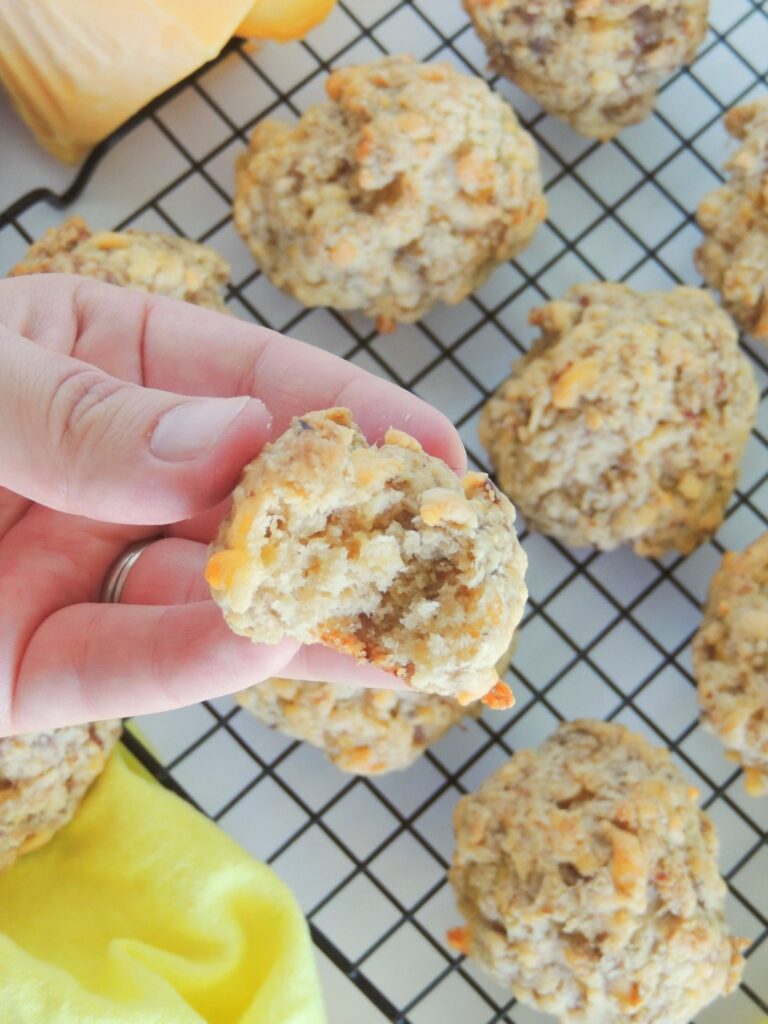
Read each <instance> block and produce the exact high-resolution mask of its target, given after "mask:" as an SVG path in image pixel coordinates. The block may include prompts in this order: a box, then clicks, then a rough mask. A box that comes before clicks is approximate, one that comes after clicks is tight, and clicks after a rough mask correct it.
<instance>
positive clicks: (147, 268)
mask: <svg viewBox="0 0 768 1024" xmlns="http://www.w3.org/2000/svg"><path fill="white" fill-rule="evenodd" d="M52 273H56V274H81V275H83V276H84V277H95V278H98V280H99V281H106V282H107V283H108V284H118V285H121V286H122V287H124V288H133V289H136V290H137V291H140V292H157V293H158V294H160V295H169V296H170V297H171V298H173V299H183V300H184V301H185V302H192V303H194V304H195V305H196V306H207V307H208V308H209V309H215V310H218V311H219V312H222V313H224V312H226V310H227V307H226V306H225V304H224V296H223V289H224V287H225V286H226V284H227V281H228V280H229V265H228V264H227V262H226V261H225V260H224V259H223V258H222V257H221V256H219V254H218V253H217V252H214V250H213V249H211V248H209V247H208V246H207V245H200V244H199V243H197V242H189V241H187V239H186V238H176V237H175V236H173V235H161V234H157V233H155V232H150V231H135V230H133V229H130V230H128V231H96V232H94V231H91V229H90V228H89V227H88V225H87V224H86V223H85V221H84V220H83V218H82V217H71V218H70V219H69V220H68V221H65V222H64V223H63V224H61V225H59V227H56V228H51V229H50V230H49V231H46V233H45V235H43V237H42V238H41V239H40V241H39V242H35V243H34V245H32V246H30V249H29V252H28V253H27V258H26V259H25V260H24V262H23V263H18V264H17V265H16V266H15V267H14V268H13V270H12V271H11V276H12V277H13V276H16V275H20V274H52Z"/></svg>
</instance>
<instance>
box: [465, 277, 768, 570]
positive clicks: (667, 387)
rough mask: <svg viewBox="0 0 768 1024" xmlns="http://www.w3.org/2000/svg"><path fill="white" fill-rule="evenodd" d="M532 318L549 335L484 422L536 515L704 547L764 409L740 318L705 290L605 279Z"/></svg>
mask: <svg viewBox="0 0 768 1024" xmlns="http://www.w3.org/2000/svg"><path fill="white" fill-rule="evenodd" d="M531 322H532V323H534V324H536V325H537V326H538V327H539V328H540V329H541V332H542V334H541V337H540V338H539V339H538V341H537V342H536V343H535V344H534V345H533V347H532V349H531V351H530V352H529V354H528V355H527V356H525V357H523V358H522V359H520V360H519V361H518V362H517V364H516V365H515V366H514V367H513V370H512V376H511V377H509V378H508V379H507V380H506V381H504V383H503V384H502V385H501V386H500V387H499V389H498V391H497V392H496V394H495V395H494V396H493V397H492V398H491V399H490V401H489V402H488V403H487V404H486V406H485V408H484V410H483V413H482V417H481V420H480V438H481V440H482V442H483V444H484V445H485V447H486V448H487V449H488V452H489V453H490V456H491V460H492V462H493V465H494V466H495V468H496V471H497V475H498V480H499V483H500V486H501V487H502V489H503V490H504V491H506V493H507V494H508V495H509V496H510V497H511V498H512V500H513V501H514V502H515V504H516V505H517V506H518V508H519V509H520V511H521V512H522V514H523V516H524V517H525V520H526V524H527V525H528V526H529V527H531V528H533V529H536V530H539V531H541V532H542V533H545V534H548V535H550V536H553V537H556V538H558V539H559V540H561V541H562V542H563V543H565V544H570V545H573V546H575V547H580V546H586V545H594V546H596V547H598V548H600V549H602V550H604V551H609V550H611V549H612V548H615V547H616V546H617V545H619V544H623V543H631V544H632V545H633V546H634V549H635V551H636V552H637V553H638V554H640V555H651V556H659V555H662V554H663V553H664V552H665V551H668V550H670V549H673V548H676V549H677V550H678V551H680V552H682V553H684V554H685V553H687V552H689V551H691V550H693V548H695V547H696V545H697V544H700V543H701V542H702V541H703V540H705V539H706V538H707V537H709V536H710V535H711V534H712V533H714V531H715V530H716V529H717V528H718V526H719V525H720V523H721V522H722V518H723V515H724V511H725V507H726V505H727V503H728V500H729V498H730V496H731V493H732V491H733V488H734V487H735V485H736V480H737V478H738V472H739V463H740V460H741V457H742V454H743V452H744V447H745V445H746V442H747V438H748V436H749V432H750V429H751V427H752V423H753V420H754V417H755V410H756V406H757V398H758V392H757V385H756V383H755V379H754V374H753V372H752V369H751V366H750V364H749V361H748V359H747V358H746V356H745V355H744V354H743V353H742V352H741V350H740V349H739V346H738V337H737V332H736V329H735V327H734V325H733V323H732V322H731V320H730V318H729V317H728V316H727V315H726V314H725V313H724V312H723V311H722V310H721V309H719V308H718V306H717V304H716V303H715V302H714V300H713V299H712V297H711V296H710V295H709V294H708V293H707V292H705V291H702V290H700V289H697V288H675V289H673V290H672V291H670V292H648V293H645V294H640V293H638V292H635V291H633V290H632V289H631V288H628V287H627V286H626V285H618V284H601V283H595V284H585V285H578V286H576V287H574V288H571V289H570V291H569V292H567V294H566V295H565V297H564V298H563V299H562V300H560V301H556V302H550V303H548V304H547V305H545V306H543V307H541V308H540V309H535V310H533V312H532V314H531Z"/></svg>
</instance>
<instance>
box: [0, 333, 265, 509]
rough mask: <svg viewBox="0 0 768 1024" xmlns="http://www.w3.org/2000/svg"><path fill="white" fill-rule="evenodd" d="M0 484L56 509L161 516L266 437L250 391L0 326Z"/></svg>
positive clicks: (223, 476)
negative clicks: (71, 351)
mask: <svg viewBox="0 0 768 1024" xmlns="http://www.w3.org/2000/svg"><path fill="white" fill-rule="evenodd" d="M0 410H2V413H1V414H0V486H5V487H7V488H10V490H12V491H16V493H18V494H22V495H24V497H26V498H29V499H31V500H32V501H36V502H39V503H40V504H42V505H46V506H48V507H49V508H53V509H57V510H58V511H61V512H68V513H72V514H76V515H84V516H88V517H90V518H92V519H101V520H104V521H107V522H119V523H135V524H147V523H154V524H160V523H170V522H176V521H177V520H179V519H185V518H188V517H189V516H192V515H195V514H197V513H199V512H201V511H203V510H204V509H206V508H209V507H210V506H211V505H213V504H215V503H216V502H218V501H220V500H221V499H222V498H224V497H226V495H227V494H228V493H229V491H230V490H231V489H232V487H233V486H234V484H235V482H236V479H237V476H238V474H239V472H240V470H241V469H242V467H243V465H244V464H245V463H246V462H248V461H249V459H252V458H253V457H254V456H255V455H256V454H257V453H258V451H259V450H260V449H261V447H262V446H263V445H264V443H265V442H266V441H267V440H268V437H269V427H270V423H271V416H270V414H269V411H268V410H267V408H266V406H265V405H264V404H263V403H262V402H260V401H258V400H256V399H253V398H247V397H240V398H190V397H187V396H184V395H176V394H171V393H169V392H166V391H157V390H154V389H152V388H144V387H140V386H139V385H137V384H130V383H127V382H126V381H122V380H119V379H117V378H115V377H111V376H110V375H109V374H107V373H104V372H103V371H102V370H99V369H98V368H97V367H95V366H92V365H90V364H89V363H84V362H81V361H80V360H78V359H72V358H70V357H69V356H65V355H61V354H59V353H55V352H51V351H50V350H48V349H44V348H41V347H40V346H39V345H36V344H35V343H34V342H31V341H28V340H27V339H26V338H22V337H19V336H18V335H16V334H13V333H11V332H8V331H0Z"/></svg>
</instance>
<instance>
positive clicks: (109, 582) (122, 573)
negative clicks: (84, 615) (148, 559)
mask: <svg viewBox="0 0 768 1024" xmlns="http://www.w3.org/2000/svg"><path fill="white" fill-rule="evenodd" d="M156 540H159V538H158V537H150V538H149V540H137V541H136V543H135V544H130V545H129V546H128V547H127V548H126V549H125V551H123V553H122V554H121V555H120V557H119V558H116V559H115V561H114V562H113V563H112V565H111V566H110V568H109V572H108V573H107V575H106V576H105V577H104V582H103V583H102V585H101V594H100V595H99V601H100V602H101V603H102V604H120V598H121V596H122V593H123V590H124V589H125V584H126V581H127V579H128V574H129V573H130V571H131V569H132V568H133V567H134V565H136V563H137V562H138V560H139V559H140V558H141V556H142V554H143V553H144V551H145V550H146V548H148V547H149V546H150V544H154V543H155V541H156Z"/></svg>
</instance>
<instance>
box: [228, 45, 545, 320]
mask: <svg viewBox="0 0 768 1024" xmlns="http://www.w3.org/2000/svg"><path fill="white" fill-rule="evenodd" d="M326 89H327V92H328V101H327V102H325V103H322V104H319V105H318V106H315V107H312V108H311V109H310V110H308V111H307V112H306V113H305V114H304V115H303V116H302V118H301V119H300V120H299V122H298V123H297V124H295V125H291V124H282V123H280V122H276V121H264V122H262V123H260V124H258V125H257V126H256V130H255V131H254V134H253V138H252V140H251V146H250V149H249V150H248V152H247V153H246V154H244V155H243V156H242V157H241V159H240V161H239V163H238V167H237V187H236V194H235V203H234V217H235V224H236V226H237V228H238V230H239V231H240V234H241V235H242V236H243V238H244V240H245V242H246V243H247V245H248V246H249V247H250V249H251V252H252V253H253V256H254V259H255V260H256V262H257V263H258V265H259V266H260V267H261V268H262V270H264V271H265V272H266V274H267V275H268V276H269V278H270V280H271V281H272V283H273V284H275V285H277V286H278V287H279V288H282V289H284V290H285V291H287V292H289V293H290V294H291V295H293V296H294V297H295V298H296V299H298V300H299V302H302V303H304V305H305V306H332V307H334V308H335V309H342V310H346V309H360V310H362V311H363V312H364V313H366V314H368V315H369V316H372V317H376V318H378V319H379V322H380V327H381V329H389V328H391V327H392V326H393V325H394V322H395V321H414V320H417V319H418V318H419V317H420V316H422V315H423V314H424V313H426V312H427V310H429V309H430V308H431V307H432V306H433V305H434V304H435V303H436V302H438V301H443V302H449V303H456V302H460V301H461V300H462V299H464V298H465V297H466V296H467V295H468V294H469V293H470V292H471V291H473V290H474V289H475V288H477V287H478V286H479V285H480V284H481V283H482V282H483V281H484V280H485V278H486V277H487V276H488V274H489V273H490V272H491V270H493V268H494V267H495V266H496V265H497V264H499V263H503V262H504V261H505V260H508V259H510V258H511V257H513V256H514V255H515V254H516V253H518V252H519V251H520V250H521V249H522V248H523V247H524V246H525V245H526V244H527V243H528V241H529V240H530V238H531V236H532V235H533V233H534V231H535V229H536V228H537V226H538V225H539V224H540V223H541V221H542V220H543V219H544V217H545V215H546V203H545V201H544V198H543V195H542V189H541V180H540V176H539V165H538V156H537V153H536V147H535V146H534V143H533V140H532V139H531V137H530V135H528V133H527V132H525V131H524V130H523V129H522V128H521V127H520V125H519V123H518V121H517V118H516V117H515V114H514V112H513V110H512V108H511V107H510V106H509V105H508V104H507V103H505V102H504V100H502V99H501V97H500V96H497V95H495V94H494V93H493V92H491V90H490V89H489V88H488V86H487V85H486V83H485V82H483V81H482V80H481V79H479V78H475V77H472V76H470V75H463V74H460V73H459V72H457V71H455V70H454V69H453V68H452V67H450V66H449V65H445V64H418V63H416V61H415V60H414V59H413V58H412V57H407V56H395V57H385V58H383V59H381V60H378V61H374V62H373V63H372V64H367V65H362V66H359V67H348V68H343V69H341V70H339V71H335V72H334V73H333V74H332V75H331V76H330V78H329V79H328V83H327V86H326Z"/></svg>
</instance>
